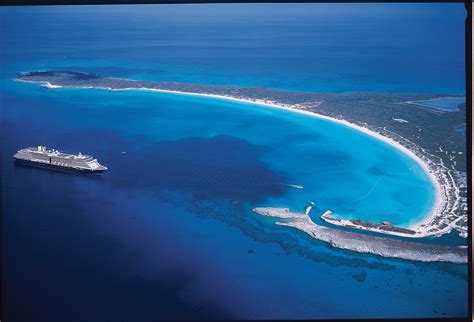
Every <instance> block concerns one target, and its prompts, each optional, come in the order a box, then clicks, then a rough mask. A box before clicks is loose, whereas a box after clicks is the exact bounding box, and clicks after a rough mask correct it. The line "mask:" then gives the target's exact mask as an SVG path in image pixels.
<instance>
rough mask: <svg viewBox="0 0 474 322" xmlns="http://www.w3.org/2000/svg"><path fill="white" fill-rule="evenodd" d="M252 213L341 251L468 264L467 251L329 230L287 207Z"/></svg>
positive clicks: (257, 209)
mask: <svg viewBox="0 0 474 322" xmlns="http://www.w3.org/2000/svg"><path fill="white" fill-rule="evenodd" d="M253 211H254V212H255V213H257V214H259V215H262V216H266V217H273V218H279V219H282V221H277V222H275V224H276V225H280V226H288V227H293V228H296V229H298V230H301V231H303V232H305V233H307V234H308V235H310V236H311V237H313V238H314V239H317V240H320V241H323V242H326V243H328V244H330V245H331V246H332V247H335V248H339V249H345V250H350V251H355V252H359V253H368V254H373V255H378V256H382V257H388V258H400V259H406V260H412V261H421V262H450V263H458V264H461V263H467V248H462V247H450V246H439V245H431V244H422V243H416V242H407V241H402V240H398V239H391V238H384V237H378V236H372V235H366V234H359V233H353V232H348V231H342V230H338V229H333V228H328V227H324V226H321V225H317V224H315V223H314V222H313V221H312V220H311V219H310V218H309V216H308V215H306V214H302V213H295V212H291V211H290V210H289V209H288V208H273V207H257V208H254V209H253Z"/></svg>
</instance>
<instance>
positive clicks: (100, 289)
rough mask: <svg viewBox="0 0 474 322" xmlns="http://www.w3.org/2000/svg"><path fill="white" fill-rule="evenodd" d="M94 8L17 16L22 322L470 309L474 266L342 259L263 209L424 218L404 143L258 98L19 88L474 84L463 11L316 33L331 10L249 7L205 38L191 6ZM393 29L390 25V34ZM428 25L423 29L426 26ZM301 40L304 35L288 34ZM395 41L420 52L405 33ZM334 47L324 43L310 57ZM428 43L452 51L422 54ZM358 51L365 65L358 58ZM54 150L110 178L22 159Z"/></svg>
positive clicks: (13, 60) (15, 278)
mask: <svg viewBox="0 0 474 322" xmlns="http://www.w3.org/2000/svg"><path fill="white" fill-rule="evenodd" d="M81 8H82V9H81V10H76V9H71V8H64V7H54V8H52V9H48V8H37V9H33V8H13V9H8V10H4V11H2V15H3V17H4V18H6V19H5V25H6V28H7V31H8V32H7V33H6V37H5V38H4V39H2V40H1V42H2V44H4V46H3V47H2V48H5V50H4V51H2V53H1V55H2V59H3V60H4V61H5V62H7V64H5V65H3V66H2V70H1V72H2V74H1V84H0V88H1V92H0V93H1V104H2V131H3V132H2V141H1V142H2V143H1V144H2V152H3V153H2V176H3V178H2V192H3V196H4V198H3V200H2V212H3V214H4V216H3V222H2V229H3V236H4V242H3V243H2V247H3V248H2V251H3V254H4V256H5V257H4V258H5V261H4V263H6V264H4V266H3V267H2V268H3V274H4V275H3V279H4V280H5V281H6V282H5V286H4V289H5V292H4V299H5V308H6V310H5V315H6V316H7V317H9V320H10V321H25V320H35V321H81V320H88V321H104V320H119V319H122V320H130V321H150V320H156V319H170V318H175V319H189V318H198V319H206V318H249V319H250V318H267V319H271V318H313V319H318V318H347V317H360V318H380V317H400V318H401V317H428V318H429V317H443V316H449V317H453V316H464V315H465V314H466V312H467V305H466V299H467V266H466V265H454V264H441V263H433V264H422V263H415V262H407V261H400V260H390V259H384V258H379V257H375V256H369V255H364V254H357V253H351V252H346V251H341V250H337V249H333V248H331V247H330V246H328V245H326V244H324V243H322V242H318V241H315V240H313V239H311V238H309V237H308V236H307V235H305V234H304V233H302V232H300V231H297V230H292V229H288V228H285V227H278V226H276V225H274V223H273V220H272V219H270V218H264V217H260V216H257V215H255V214H254V213H252V212H251V209H252V207H255V206H262V205H268V206H285V207H290V208H292V209H293V210H295V211H299V210H301V211H302V210H303V207H304V206H305V205H306V204H307V203H308V202H310V201H316V202H317V207H316V209H315V211H314V212H313V213H312V215H313V216H314V217H315V218H316V217H317V216H318V215H319V214H320V213H321V212H323V211H324V210H326V209H333V210H336V213H337V215H339V216H344V217H346V218H361V219H365V220H374V221H381V220H389V221H391V222H392V223H395V224H400V225H403V226H407V225H409V224H410V223H411V222H413V221H416V220H418V219H420V218H421V217H422V216H423V215H424V214H425V213H426V212H427V211H428V210H429V208H430V207H431V205H432V203H433V197H434V194H433V188H432V186H431V184H430V182H429V181H428V178H427V177H426V174H425V173H424V172H423V171H421V169H420V167H419V166H418V165H417V164H416V163H415V162H414V161H413V160H411V159H410V158H408V157H407V156H406V155H404V154H402V153H400V152H398V151H397V150H395V149H393V148H392V147H390V146H388V145H386V144H385V143H383V142H379V141H377V140H374V139H373V138H371V137H368V136H366V135H364V134H361V133H359V132H357V131H355V130H352V129H350V128H347V127H344V126H341V125H338V124H335V123H331V122H327V121H323V120H319V119H314V118H310V117H306V116H302V115H299V114H296V113H292V112H287V111H282V110H276V109H270V108H266V107H262V106H257V105H252V104H240V103H236V102H231V101H226V100H218V99H209V98H198V97H191V96H183V95H177V94H165V93H153V92H139V91H128V92H110V91H104V90H87V89H46V88H42V87H39V86H37V85H35V84H27V83H17V82H13V81H12V80H11V79H12V77H14V76H15V75H17V74H18V73H19V72H21V71H28V70H37V69H74V70H80V71H90V72H97V73H100V74H103V75H110V76H120V77H131V78H133V77H135V78H143V79H155V80H176V81H189V82H203V83H209V84H227V83H228V84H233V85H242V86H244V85H248V86H250V85H257V86H270V87H275V88H289V89H297V90H327V91H335V92H341V91H342V92H344V91H354V90H372V91H377V90H380V91H386V90H400V91H433V90H434V89H436V90H437V91H440V92H460V91H462V86H461V85H460V84H463V81H464V80H463V75H464V74H463V71H464V68H463V64H462V60H461V61H458V60H456V59H454V61H451V60H452V57H457V53H459V52H463V51H462V50H463V48H461V47H462V46H461V45H460V42H458V39H457V38H456V37H452V35H453V34H455V35H458V33H455V32H454V31H456V30H458V28H459V26H458V25H460V26H463V24H462V21H463V20H462V19H463V15H462V13H463V11H462V8H461V9H460V8H458V7H456V6H453V7H452V8H446V7H443V6H434V7H433V8H431V9H430V10H428V11H426V10H424V11H422V13H420V11H418V9H419V8H418V7H417V6H414V7H403V6H402V7H400V8H399V10H398V11H395V12H394V11H393V10H391V9H393V8H385V7H383V6H381V7H377V10H373V9H371V10H369V11H364V9H363V8H362V9H357V8H355V9H354V8H353V10H356V11H357V12H358V14H357V15H354V14H353V12H352V11H351V10H347V11H342V13H341V11H338V12H339V13H338V15H341V14H343V18H344V19H342V18H341V19H339V18H337V17H338V15H334V14H332V15H330V16H328V17H327V18H324V19H326V20H324V24H323V25H319V24H310V25H311V28H310V29H305V30H302V29H301V28H300V26H301V24H302V23H304V22H305V21H306V22H307V23H309V21H315V20H314V19H313V18H314V17H313V16H312V15H308V14H306V12H308V13H311V12H312V13H315V12H316V11H318V10H315V9H311V10H309V11H308V10H305V8H304V7H302V8H300V9H294V8H292V9H291V10H292V11H291V12H292V13H293V16H291V18H289V19H286V18H285V17H283V16H282V15H279V14H278V12H279V11H278V10H276V9H271V10H274V11H275V12H274V14H275V16H271V15H269V14H268V13H269V11H268V10H270V9H268V8H265V7H264V8H260V7H258V8H257V7H256V9H255V10H256V11H254V13H253V14H254V15H257V16H258V15H260V16H261V17H266V18H265V19H263V18H262V19H254V18H255V16H253V18H252V17H251V18H252V19H248V16H245V15H244V12H243V11H242V10H241V9H239V10H237V9H238V8H236V9H235V10H232V11H226V10H225V8H222V7H220V6H217V7H216V8H213V7H210V9H209V10H210V11H209V12H208V14H207V15H201V16H200V17H201V19H202V21H201V22H200V24H199V25H200V26H201V27H200V28H201V29H197V28H196V20H190V19H187V18H189V17H190V16H193V13H192V12H191V11H187V12H186V13H183V15H170V12H173V10H178V9H179V8H180V7H178V6H172V7H167V8H168V9H166V10H165V11H160V10H158V11H154V12H153V11H152V10H145V12H144V11H143V10H141V9H140V7H138V9H136V8H137V7H130V8H131V9H130V8H129V9H130V10H131V11H127V12H130V15H127V14H125V11H121V10H120V8H114V9H113V10H112V9H110V8H109V9H110V10H108V8H103V7H97V8H91V7H81ZM202 8H205V7H202ZM417 8H418V9H417ZM257 9H258V10H257ZM448 9H449V10H448ZM35 10H38V11H37V12H41V13H42V14H41V15H35ZM104 10H105V11H107V12H109V13H110V15H104ZM200 10H203V9H200ZM215 10H217V12H219V13H221V14H222V15H216V14H215V13H216V11H215ZM328 10H329V11H328ZM270 12H272V11H270ZM285 12H290V11H285ZM324 12H325V13H328V12H330V9H329V8H325V9H324V11H323V13H324ZM361 12H366V15H365V16H363V19H361V18H360V16H359V14H361ZM201 13H202V12H201ZM321 14H322V13H321ZM379 14H383V16H384V17H385V18H389V20H388V21H387V20H386V19H385V20H384V19H380V17H381V16H379ZM229 15H231V16H232V15H233V19H227V18H228V17H229ZM322 15H323V14H322ZM406 15H408V16H409V19H408V20H409V23H408V22H407V21H406V19H402V18H406ZM323 16H324V15H323ZM336 16H337V17H336ZM157 17H158V18H157ZM173 17H175V18H173ZM226 17H227V18H226ZM194 18H195V16H194ZM123 19H129V20H127V21H128V22H129V23H130V24H132V25H134V26H135V27H136V28H128V27H127V28H125V26H127V24H124V23H123V21H124V20H123ZM156 19H158V20H156ZM439 19H445V20H446V24H444V25H443V28H442V30H438V32H437V33H427V34H428V35H432V34H435V35H436V37H435V38H436V39H432V37H430V36H426V37H423V38H420V37H419V36H420V34H424V32H423V30H424V29H423V28H431V29H428V30H430V31H433V28H439V27H437V26H440V24H439ZM188 20H189V21H188ZM382 20H383V21H385V22H386V23H384V26H385V27H384V28H385V29H384V30H383V33H379V31H380V30H379V29H378V28H373V27H374V26H377V25H379V22H380V21H382ZM26 21H27V22H28V23H29V24H28V25H27V24H26V23H25V22H26ZM150 21H159V23H156V22H155V23H154V24H151V23H150ZM252 21H253V23H252ZM316 21H317V20H316ZM348 21H351V22H352V24H353V25H354V26H356V28H354V32H355V34H356V35H357V37H351V39H350V41H349V43H348V46H349V47H344V46H343V47H341V46H338V45H337V41H335V42H333V41H331V39H336V40H341V39H345V38H347V37H348V35H347V34H346V33H345V31H344V30H347V28H346V27H347V23H348ZM420 21H423V23H421V22H420ZM66 22H67V23H66ZM145 22H148V23H145ZM184 22H187V23H184ZM275 24H277V25H278V26H279V28H276V29H275ZM216 25H218V26H220V27H221V28H215V26H216ZM242 25H245V26H248V28H243V29H242V27H241V26H242ZM418 25H419V28H420V29H416V28H415V29H414V30H415V32H414V34H413V35H412V37H408V36H407V35H408V34H407V32H406V31H407V29H406V28H408V26H412V27H413V26H418ZM26 26H29V27H26ZM328 26H331V28H328ZM425 26H428V27H425ZM323 27H324V28H323ZM399 27H401V28H402V29H400V28H399ZM236 28H237V29H236ZM403 28H405V29H403ZM193 30H194V31H195V33H190V32H191V31H193ZM206 30H207V32H204V31H206ZM238 30H240V31H241V32H237V31H238ZM282 31H285V33H283V35H285V39H290V40H292V41H290V40H288V42H283V41H282V38H281V37H280V36H278V34H279V33H280V32H282ZM388 31H389V32H390V34H391V35H392V36H393V37H395V38H396V39H404V41H393V39H389V40H387V41H385V40H386V39H388V38H384V37H382V35H385V34H386V32H388ZM261 35H264V38H265V39H266V40H268V42H264V43H262V41H261V40H262V39H261V38H262V37H261ZM288 35H291V37H287V36H288ZM316 36H317V39H320V42H319V45H318V46H315V47H314V46H310V43H314V39H315V38H314V37H316ZM407 37H408V38H407ZM441 38H443V39H444V41H440V39H441ZM461 38H462V37H461ZM361 39H366V40H365V41H362V42H360V40H361ZM419 39H423V41H420V40H419ZM293 40H294V41H293ZM381 41H382V42H381ZM447 43H449V44H450V45H449V46H448V45H446V44H447ZM298 44H299V45H298ZM439 44H443V45H442V48H439ZM260 45H261V46H260ZM417 45H419V47H417V48H418V50H422V49H423V50H424V51H426V48H431V49H430V50H429V51H430V52H436V53H438V55H430V56H429V59H423V57H422V58H420V57H419V55H418V54H416V51H415V50H414V49H413V48H414V47H413V46H417ZM393 46H395V47H393ZM406 46H409V47H410V48H411V49H413V50H412V51H407V50H406ZM124 48H126V50H125V49H124ZM255 48H257V49H255ZM275 48H277V49H280V50H279V51H276V50H275ZM348 48H352V49H351V50H352V51H351V55H352V56H351V57H353V58H354V61H351V62H350V63H349V62H347V63H343V61H344V60H346V57H347V55H348ZM374 48H375V49H376V50H375V49H374ZM441 49H443V50H441ZM424 51H423V52H424ZM275 52H278V53H279V54H278V55H277V57H276V58H274V59H275V60H274V61H271V60H269V57H272V55H273V53H275ZM380 52H382V53H385V54H384V55H380V54H379V53H380ZM420 52H421V51H420ZM306 54H308V55H306ZM300 55H302V56H300ZM378 56H383V57H387V61H382V60H377V64H378V66H379V67H380V66H385V67H386V68H389V69H390V70H389V72H387V70H386V69H384V68H375V67H374V66H372V65H371V64H372V62H374V61H375V60H374V57H378ZM295 57H300V58H299V60H298V62H299V63H297V62H296V60H295V59H294V58H295ZM301 57H302V58H301ZM399 58H400V59H399ZM290 62H295V63H294V64H293V63H290ZM448 62H450V63H449V64H448ZM418 63H419V64H418ZM434 63H436V64H434ZM275 64H277V65H278V66H282V69H281V70H275V68H274V66H275ZM407 64H408V65H407ZM433 64H434V65H433ZM226 66H228V67H226ZM331 66H333V67H331ZM350 66H360V68H357V67H354V68H349V67H350ZM367 66H372V67H373V68H367ZM401 66H409V67H410V68H401ZM414 66H417V67H419V69H416V68H414ZM432 66H437V67H436V68H434V69H433V68H432ZM420 70H421V72H420ZM459 75H461V76H462V77H459ZM389 76H390V77H389ZM406 80H409V81H406ZM435 84H436V86H435ZM37 144H45V145H48V146H51V147H54V148H60V149H63V150H66V151H71V152H78V151H82V152H83V153H90V154H92V155H94V156H97V157H98V158H99V160H100V161H101V162H102V163H104V164H105V165H107V166H108V167H109V170H108V171H107V172H106V173H105V174H104V175H103V176H100V177H83V176H74V175H72V176H71V175H67V174H63V173H56V172H48V171H39V170H36V169H30V168H19V167H14V166H13V163H12V162H11V155H13V153H14V152H15V151H16V150H18V149H19V148H21V147H25V146H34V145H37ZM122 152H126V154H123V153H122ZM281 183H289V184H298V185H303V186H304V189H294V188H291V187H288V186H285V185H281ZM369 192H370V193H369ZM236 200H238V201H239V204H237V205H234V204H232V202H233V201H236ZM356 200H357V201H356ZM25 201H27V202H25ZM443 240H445V239H439V240H438V241H439V243H442V242H443ZM453 240H454V241H452V242H451V243H454V244H459V240H458V239H455V238H453ZM433 242H437V240H434V241H433ZM462 242H464V241H462ZM32 245H34V247H32ZM19 254H20V255H21V256H19ZM45 289H47V290H48V292H45V291H44V290H45ZM64 294H68V296H64ZM368 303H370V304H371V305H370V306H368V305H367V304H368ZM361 308H364V309H363V310H362V309H361ZM84 312H87V316H85V315H84V314H85V313H84Z"/></svg>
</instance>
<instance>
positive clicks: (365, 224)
mask: <svg viewBox="0 0 474 322" xmlns="http://www.w3.org/2000/svg"><path fill="white" fill-rule="evenodd" d="M331 214H332V211H331V210H326V211H325V212H324V213H323V214H322V215H321V219H322V220H324V221H325V222H327V223H330V224H333V225H337V226H343V227H349V228H354V229H362V230H368V231H372V232H376V233H382V234H389V235H396V236H401V237H418V236H417V235H416V234H417V232H416V231H414V230H411V229H407V228H403V227H397V226H394V225H392V224H391V223H390V222H388V221H384V222H382V223H380V224H379V223H373V222H369V221H362V220H357V219H340V218H333V217H330V215H331Z"/></svg>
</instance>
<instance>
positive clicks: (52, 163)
mask: <svg viewBox="0 0 474 322" xmlns="http://www.w3.org/2000/svg"><path fill="white" fill-rule="evenodd" d="M13 159H14V161H15V163H18V164H22V165H29V166H35V167H41V168H49V169H56V170H66V171H78V172H85V173H101V172H104V171H105V170H107V167H105V166H103V165H101V164H100V163H99V162H98V161H97V159H94V158H93V157H91V156H90V155H85V154H82V153H81V152H79V154H69V153H65V152H60V151H58V150H55V149H47V148H46V147H45V146H41V145H40V146H38V147H31V148H25V149H21V150H19V151H18V152H17V153H15V155H14V156H13Z"/></svg>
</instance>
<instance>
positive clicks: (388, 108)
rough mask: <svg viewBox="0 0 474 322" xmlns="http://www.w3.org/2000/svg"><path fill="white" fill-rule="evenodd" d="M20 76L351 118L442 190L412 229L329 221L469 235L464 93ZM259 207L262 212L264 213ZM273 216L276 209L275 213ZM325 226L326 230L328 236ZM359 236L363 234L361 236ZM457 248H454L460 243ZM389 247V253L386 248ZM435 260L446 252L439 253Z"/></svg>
mask: <svg viewBox="0 0 474 322" xmlns="http://www.w3.org/2000/svg"><path fill="white" fill-rule="evenodd" d="M15 80H16V81H21V82H32V83H38V84H41V85H42V86H45V87H47V88H62V87H67V88H97V89H106V90H112V91H119V90H147V91H159V92H173V93H180V94H185V95H198V96H208V97H216V98H222V99H230V100H238V101H241V102H249V103H255V104H261V105H265V106H268V107H272V108H280V109H287V110H290V111H294V112H297V113H303V114H306V115H308V116H311V117H318V118H323V119H327V120H330V121H333V122H338V123H341V124H344V125H346V126H349V127H352V128H354V129H357V130H359V131H361V132H364V133H366V134H368V135H371V136H373V137H375V138H377V139H379V140H383V141H385V142H387V143H388V144H391V145H392V146H394V147H395V148H397V149H399V150H400V151H402V152H404V153H406V154H407V155H409V156H410V157H411V158H413V159H414V160H415V161H416V162H418V164H419V165H420V166H421V167H422V168H423V169H424V170H425V171H426V173H427V174H428V175H429V177H430V179H431V180H432V182H433V185H434V187H435V188H436V191H437V198H436V202H435V205H434V207H433V209H432V211H431V212H430V213H429V214H427V216H426V217H425V218H424V219H423V220H422V221H421V222H418V223H416V224H413V225H412V226H410V227H408V229H404V228H400V229H398V227H395V228H394V227H391V228H390V227H383V226H381V225H379V224H376V225H372V224H370V223H363V222H359V223H357V222H353V221H347V220H346V221H341V220H339V221H338V220H333V218H331V217H329V216H328V215H327V216H325V217H324V218H323V219H325V220H326V222H328V223H330V224H333V225H335V226H337V225H339V226H346V227H349V228H352V229H359V230H372V231H375V232H377V233H380V234H395V235H396V234H399V235H401V236H404V237H411V238H421V237H427V236H441V235H443V234H446V233H449V232H451V231H452V230H453V229H454V230H457V231H458V232H459V234H460V236H463V237H467V232H468V227H467V184H466V166H467V164H466V161H467V160H466V157H465V154H466V150H467V147H466V140H465V139H464V140H463V139H462V138H461V137H460V133H459V127H460V126H463V125H464V124H465V122H466V119H465V110H466V104H465V103H460V102H462V101H463V96H462V95H453V94H444V93H432V94H430V93H421V94H420V93H418V94H406V93H347V94H336V93H317V92H298V91H288V90H279V89H269V88H258V87H239V86H216V85H204V84H190V83H178V82H156V81H144V80H133V79H123V78H114V77H106V76H100V75H95V74H87V73H80V72H75V71H33V72H25V73H22V74H21V75H18V76H17V77H16V78H15ZM445 101H449V102H450V104H452V102H456V104H457V103H459V104H458V105H457V108H438V107H439V106H440V104H441V103H443V102H445ZM426 102H428V103H426ZM431 129H436V130H431ZM259 213H262V211H260V212H259ZM277 213H278V214H280V215H282V214H283V215H285V214H286V215H288V212H285V211H278V212H277ZM266 214H268V211H267V212H266ZM298 218H299V217H298ZM293 219H295V218H293ZM281 224H286V225H291V226H292V227H299V229H301V230H304V231H306V232H307V231H311V232H312V233H311V235H312V236H313V237H315V238H318V239H321V240H326V241H328V240H329V239H328V237H324V238H323V237H321V236H328V235H327V234H328V233H327V232H328V231H332V233H331V234H336V235H337V236H339V238H341V239H344V238H345V239H346V240H347V238H348V236H352V237H354V236H358V235H357V234H355V233H351V234H355V235H348V234H349V233H346V232H343V231H339V230H336V229H331V230H328V229H329V228H327V227H326V228H321V227H322V226H317V225H316V226H315V224H314V223H311V222H310V221H308V220H307V219H305V220H300V219H298V220H293V221H292V223H291V224H289V223H281ZM308 227H310V228H308ZM387 228H388V229H387ZM314 232H317V233H314ZM320 232H324V233H325V234H323V235H321V234H320ZM334 232H337V233H334ZM354 238H355V237H354ZM357 238H359V239H358V240H361V239H360V237H357ZM367 238H369V237H363V239H362V240H366V239H367ZM378 238H382V237H378ZM341 239H338V240H341ZM370 239H371V241H376V243H379V244H380V245H391V246H395V245H399V248H398V249H401V248H400V247H403V246H407V245H406V244H404V242H400V241H392V242H387V241H386V240H387V239H376V238H375V239H374V238H372V237H370ZM331 240H333V239H331ZM382 241H383V242H382ZM330 243H331V244H332V245H339V246H338V247H340V248H346V247H343V246H341V244H340V243H339V242H330ZM364 243H365V242H364ZM420 245H421V244H420ZM420 245H418V244H416V247H415V248H416V249H422V251H419V252H418V251H417V252H418V253H417V255H416V256H415V255H414V256H415V257H420V258H421V257H422V256H419V255H421V254H422V253H423V252H427V251H428V249H429V251H430V252H431V251H435V250H437V249H441V250H443V251H442V253H443V254H444V255H442V256H441V255H440V256H441V257H442V258H448V257H449V256H448V252H447V249H445V248H430V247H428V246H426V245H425V246H420ZM373 247H375V246H373ZM384 247H386V246H384ZM433 247H435V246H433ZM436 247H438V246H436ZM439 247H441V246H439ZM380 249H384V248H383V247H377V250H375V248H374V249H373V250H369V251H368V252H376V251H380ZM449 249H450V250H454V249H453V248H449ZM383 252H384V254H385V251H383ZM461 253H462V254H464V253H465V251H462V250H458V249H456V251H455V252H454V253H453V254H452V256H454V257H453V258H451V257H449V261H454V262H456V261H460V257H463V256H465V255H463V256H461V255H460V254H461ZM392 254H393V251H392ZM382 256H384V255H382ZM387 256H388V255H387ZM400 256H401V255H400ZM400 256H395V257H400ZM410 256H411V255H410ZM447 256H448V257H447ZM392 257H393V256H392ZM434 258H438V257H436V256H435V257H434ZM463 258H464V257H463ZM463 260H464V259H463Z"/></svg>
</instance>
